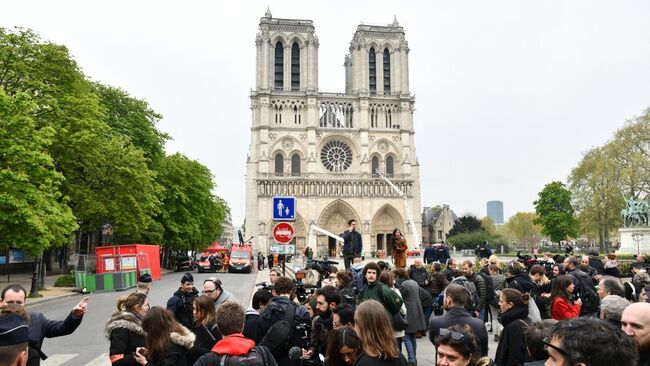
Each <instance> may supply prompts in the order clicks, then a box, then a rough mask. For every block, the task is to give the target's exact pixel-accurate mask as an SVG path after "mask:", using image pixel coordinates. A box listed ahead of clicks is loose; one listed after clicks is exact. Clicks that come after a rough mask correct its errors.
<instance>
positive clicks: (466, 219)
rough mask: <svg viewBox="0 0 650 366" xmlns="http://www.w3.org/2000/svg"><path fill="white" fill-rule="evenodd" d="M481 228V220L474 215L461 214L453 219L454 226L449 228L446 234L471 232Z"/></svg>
mask: <svg viewBox="0 0 650 366" xmlns="http://www.w3.org/2000/svg"><path fill="white" fill-rule="evenodd" d="M479 230H482V227H481V220H479V219H478V218H477V217H476V216H472V215H465V216H461V217H459V218H457V219H456V221H454V226H453V227H452V228H451V230H449V235H448V236H453V235H456V234H459V233H471V232H473V231H479Z"/></svg>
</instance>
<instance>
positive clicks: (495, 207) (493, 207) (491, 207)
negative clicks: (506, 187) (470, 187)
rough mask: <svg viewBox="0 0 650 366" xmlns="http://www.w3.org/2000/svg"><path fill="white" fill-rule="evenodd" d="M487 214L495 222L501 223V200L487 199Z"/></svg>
mask: <svg viewBox="0 0 650 366" xmlns="http://www.w3.org/2000/svg"><path fill="white" fill-rule="evenodd" d="M487 215H488V217H489V218H491V219H492V221H494V223H495V224H503V202H501V201H488V203H487Z"/></svg>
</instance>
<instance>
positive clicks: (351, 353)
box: [325, 327, 361, 366]
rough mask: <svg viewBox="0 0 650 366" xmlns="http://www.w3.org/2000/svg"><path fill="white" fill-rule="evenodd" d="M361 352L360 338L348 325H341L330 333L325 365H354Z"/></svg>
mask: <svg viewBox="0 0 650 366" xmlns="http://www.w3.org/2000/svg"><path fill="white" fill-rule="evenodd" d="M360 354H361V340H360V339H359V336H358V335H357V332H356V331H355V330H354V329H353V328H350V327H342V328H339V329H337V330H335V331H334V333H332V338H330V342H329V346H328V347H327V361H326V362H325V364H326V365H327V366H340V365H350V366H352V365H354V363H355V362H356V361H357V357H358V356H359V355H360Z"/></svg>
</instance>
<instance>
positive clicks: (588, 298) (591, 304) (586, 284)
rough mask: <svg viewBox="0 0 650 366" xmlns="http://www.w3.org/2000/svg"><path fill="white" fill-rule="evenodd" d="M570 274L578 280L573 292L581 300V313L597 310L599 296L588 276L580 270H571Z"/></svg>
mask: <svg viewBox="0 0 650 366" xmlns="http://www.w3.org/2000/svg"><path fill="white" fill-rule="evenodd" d="M570 274H571V275H573V276H574V277H575V278H577V279H578V282H579V286H577V287H578V288H577V289H576V291H574V292H575V293H576V295H577V296H578V297H579V298H580V300H582V308H581V311H580V313H581V315H583V314H585V313H590V312H594V311H596V310H598V307H599V306H600V297H598V294H596V291H594V288H593V286H592V285H591V279H590V278H589V276H588V275H587V274H586V273H584V272H582V271H580V270H576V271H573V272H571V273H570Z"/></svg>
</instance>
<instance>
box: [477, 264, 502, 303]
mask: <svg viewBox="0 0 650 366" xmlns="http://www.w3.org/2000/svg"><path fill="white" fill-rule="evenodd" d="M477 275H479V276H481V277H483V280H484V281H485V303H486V304H488V305H497V304H498V301H497V297H496V292H494V281H492V277H491V276H489V275H487V274H485V273H483V272H478V273H477Z"/></svg>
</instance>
